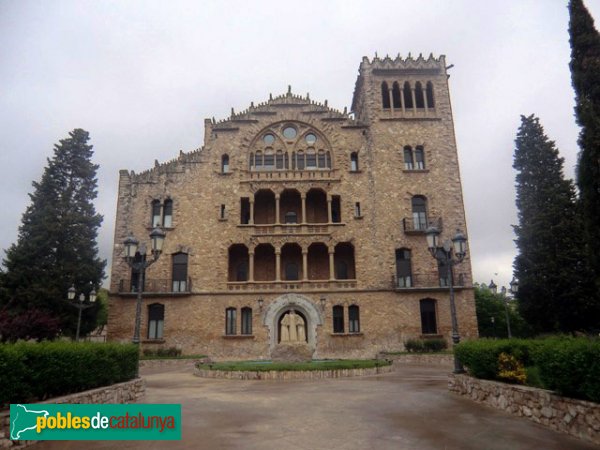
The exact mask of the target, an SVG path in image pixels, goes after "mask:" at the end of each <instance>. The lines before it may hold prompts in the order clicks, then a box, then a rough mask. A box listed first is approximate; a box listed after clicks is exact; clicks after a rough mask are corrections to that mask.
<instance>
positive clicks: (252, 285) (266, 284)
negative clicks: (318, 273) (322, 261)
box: [227, 280, 356, 291]
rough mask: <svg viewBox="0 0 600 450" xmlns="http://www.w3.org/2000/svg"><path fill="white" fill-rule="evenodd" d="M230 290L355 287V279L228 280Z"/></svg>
mask: <svg viewBox="0 0 600 450" xmlns="http://www.w3.org/2000/svg"><path fill="white" fill-rule="evenodd" d="M227 289H228V290H230V291H273V290H311V289H356V280H298V281H252V282H248V281H230V282H228V283H227Z"/></svg>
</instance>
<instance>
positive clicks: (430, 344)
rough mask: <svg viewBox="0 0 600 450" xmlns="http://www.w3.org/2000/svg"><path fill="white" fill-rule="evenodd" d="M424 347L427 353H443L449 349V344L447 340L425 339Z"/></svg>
mask: <svg viewBox="0 0 600 450" xmlns="http://www.w3.org/2000/svg"><path fill="white" fill-rule="evenodd" d="M423 343H424V347H425V351H426V352H441V351H442V350H446V349H447V348H448V343H447V342H446V340H445V339H441V338H437V339H425V341H424V342H423Z"/></svg>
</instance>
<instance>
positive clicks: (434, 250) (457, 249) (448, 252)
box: [425, 226, 467, 373]
mask: <svg viewBox="0 0 600 450" xmlns="http://www.w3.org/2000/svg"><path fill="white" fill-rule="evenodd" d="M425 236H426V237H427V247H428V248H429V253H431V256H433V257H434V258H435V259H436V260H438V261H439V262H440V263H442V264H444V265H445V266H446V267H447V268H448V279H449V284H450V316H451V319H452V343H453V344H454V346H456V345H457V344H458V343H459V342H460V335H459V334H458V320H457V318H456V305H455V303H454V274H453V270H452V267H454V266H455V265H456V264H460V263H461V262H462V261H463V260H464V259H465V256H466V255H467V238H466V237H465V235H464V234H462V233H461V232H460V231H458V230H457V232H456V234H455V235H454V237H453V238H452V240H451V241H450V240H446V241H445V242H444V243H443V244H442V245H441V246H440V231H439V230H438V229H437V228H436V227H434V226H431V227H429V228H427V230H426V231H425ZM464 371H465V369H464V368H463V366H462V364H461V363H460V361H459V360H458V358H457V357H456V353H455V354H454V373H464Z"/></svg>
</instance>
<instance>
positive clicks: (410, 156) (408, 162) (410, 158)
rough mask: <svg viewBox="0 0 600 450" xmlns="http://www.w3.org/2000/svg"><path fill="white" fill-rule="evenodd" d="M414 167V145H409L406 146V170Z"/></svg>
mask: <svg viewBox="0 0 600 450" xmlns="http://www.w3.org/2000/svg"><path fill="white" fill-rule="evenodd" d="M414 168H415V166H414V163H413V151H412V147H410V146H408V145H407V146H406V147H404V170H413V169H414Z"/></svg>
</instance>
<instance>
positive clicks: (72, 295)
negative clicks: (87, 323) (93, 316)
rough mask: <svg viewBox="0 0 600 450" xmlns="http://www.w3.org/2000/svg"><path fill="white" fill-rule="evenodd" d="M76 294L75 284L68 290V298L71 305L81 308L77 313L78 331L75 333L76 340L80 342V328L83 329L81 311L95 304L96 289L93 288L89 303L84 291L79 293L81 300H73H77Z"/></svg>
mask: <svg viewBox="0 0 600 450" xmlns="http://www.w3.org/2000/svg"><path fill="white" fill-rule="evenodd" d="M75 295H77V291H76V290H75V286H71V287H70V288H69V289H68V290H67V300H68V301H69V305H71V306H72V307H74V308H77V309H78V310H79V314H78V315H77V332H76V333H75V342H79V330H80V329H81V311H83V310H84V309H88V308H91V307H92V306H94V303H96V290H95V289H92V290H91V291H90V294H89V303H88V302H86V301H85V295H84V293H83V292H82V293H81V294H79V301H75V302H74V301H73V300H75Z"/></svg>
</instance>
